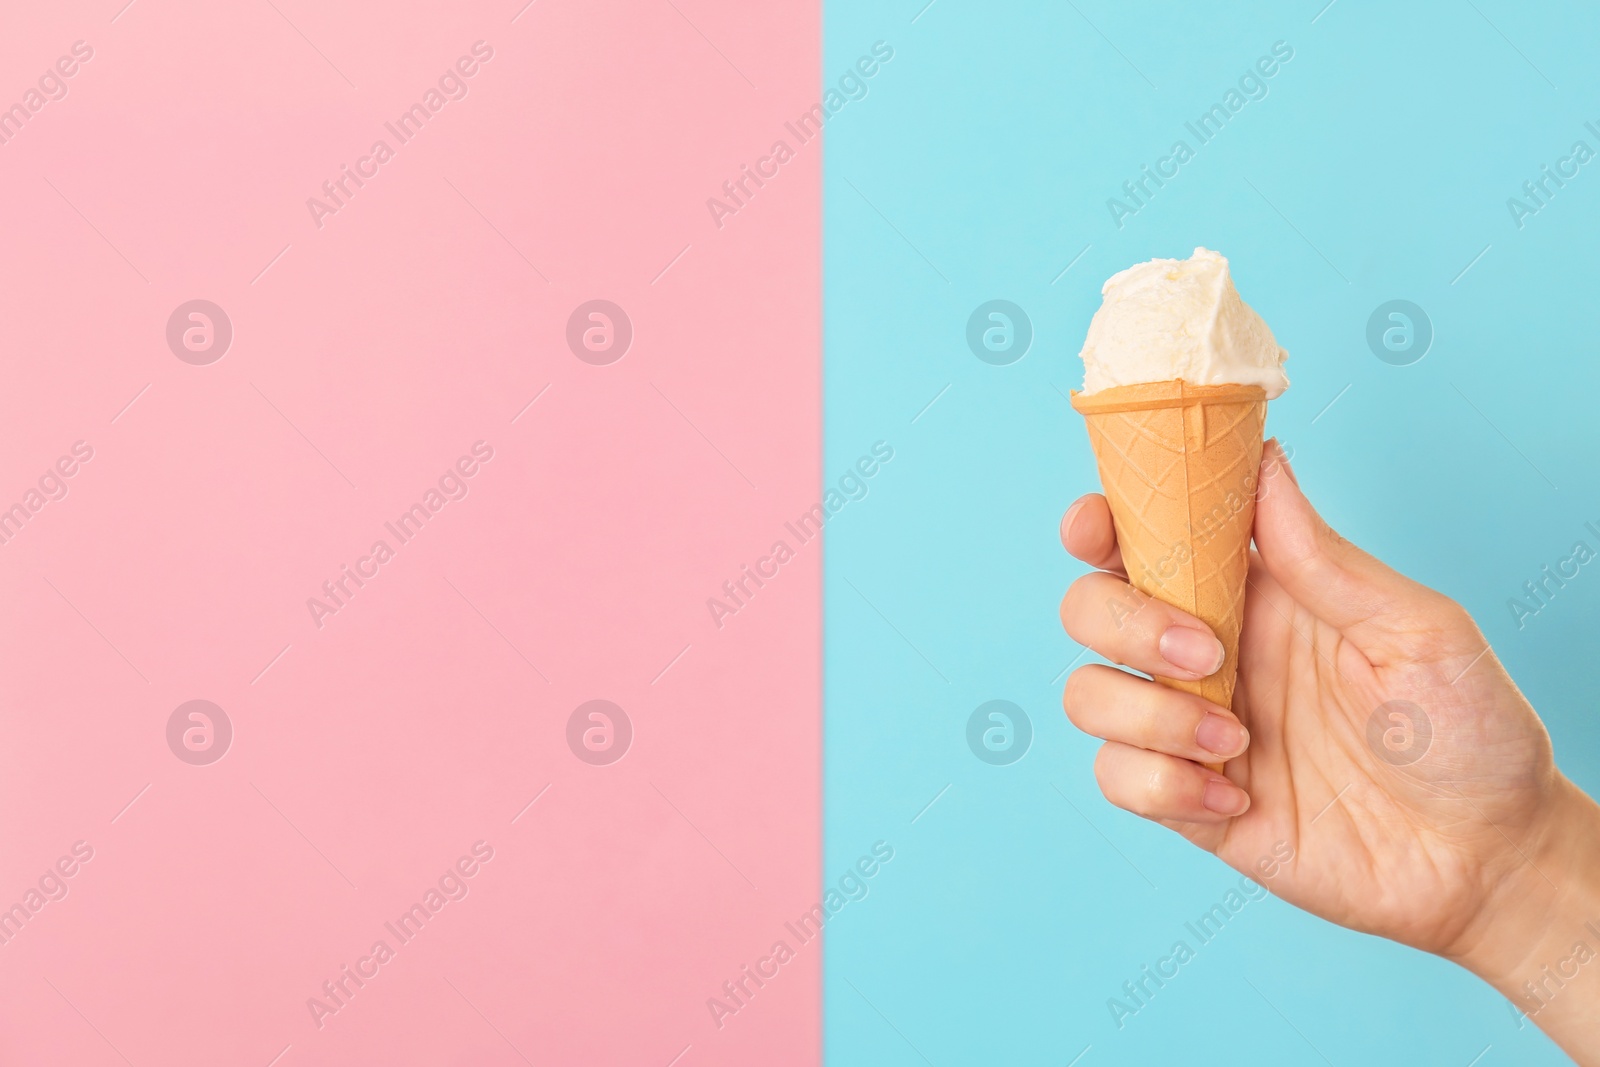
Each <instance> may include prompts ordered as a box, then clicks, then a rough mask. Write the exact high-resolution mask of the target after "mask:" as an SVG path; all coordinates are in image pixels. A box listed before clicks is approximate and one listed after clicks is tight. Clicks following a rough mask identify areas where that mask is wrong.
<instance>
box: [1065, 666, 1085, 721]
mask: <svg viewBox="0 0 1600 1067" xmlns="http://www.w3.org/2000/svg"><path fill="white" fill-rule="evenodd" d="M1092 666H1093V665H1091V666H1090V667H1079V668H1078V669H1077V670H1075V671H1073V672H1072V673H1071V674H1069V675H1067V685H1066V688H1065V689H1063V690H1062V693H1061V706H1062V708H1063V709H1065V711H1066V713H1067V721H1068V722H1070V723H1072V725H1074V726H1076V727H1077V728H1078V729H1080V730H1081V729H1083V709H1084V708H1085V707H1086V706H1087V703H1086V701H1085V699H1084V698H1085V696H1086V690H1087V689H1088V688H1089V687H1090V686H1091V685H1092V684H1093V679H1092V678H1090V677H1089V671H1090V670H1091V667H1092Z"/></svg>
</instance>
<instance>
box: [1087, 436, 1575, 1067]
mask: <svg viewBox="0 0 1600 1067" xmlns="http://www.w3.org/2000/svg"><path fill="white" fill-rule="evenodd" d="M1258 485H1259V486H1260V489H1259V492H1258V502H1257V508H1256V517H1255V530H1254V536H1255V544H1256V550H1255V551H1254V552H1252V554H1251V560H1250V576H1249V585H1248V589H1247V593H1246V600H1245V611H1244V629H1243V633H1242V635H1241V637H1240V648H1239V680H1238V685H1237V688H1236V690H1235V693H1234V698H1233V709H1232V710H1231V711H1230V710H1228V709H1225V708H1221V707H1218V706H1216V705H1214V704H1210V703H1208V702H1206V701H1204V700H1202V699H1200V698H1199V697H1196V696H1192V695H1189V694H1187V693H1183V692H1180V691H1178V690H1175V689H1170V688H1167V687H1165V686H1162V685H1158V684H1156V683H1155V682H1153V681H1150V680H1148V679H1146V678H1143V677H1140V676H1138V675H1134V674H1130V673H1127V672H1125V671H1119V670H1116V669H1114V668H1111V667H1106V666H1101V665H1098V664H1096V665H1090V666H1085V667H1081V668H1079V669H1078V670H1076V671H1075V672H1073V674H1072V675H1071V676H1070V677H1069V678H1068V679H1067V685H1066V692H1065V696H1064V703H1065V707H1066V712H1067V716H1068V718H1070V719H1071V720H1072V722H1073V723H1074V724H1075V725H1077V726H1078V727H1079V728H1080V729H1082V730H1084V731H1086V732H1088V733H1090V734H1093V735H1095V736H1097V737H1101V738H1104V739H1105V741H1106V744H1105V745H1104V746H1103V747H1102V748H1101V750H1100V753H1099V755H1098V757H1097V758H1096V760H1095V776H1096V778H1097V779H1098V781H1099V784H1100V788H1101V790H1102V791H1103V792H1104V793H1105V795H1106V798H1107V799H1108V800H1110V801H1111V802H1112V803H1113V804H1116V805H1118V806H1119V807H1123V808H1126V809H1128V810H1129V811H1132V812H1134V813H1135V814H1138V815H1142V816H1144V817H1146V818H1149V819H1153V820H1155V821H1157V822H1159V823H1161V824H1162V825H1164V826H1167V827H1169V828H1171V829H1173V830H1176V831H1177V832H1178V833H1180V834H1182V835H1183V836H1184V837H1186V838H1188V839H1189V840H1190V841H1191V842H1193V843H1194V844H1196V845H1199V846H1200V847H1201V848H1204V849H1206V850H1208V851H1210V852H1214V853H1215V854H1216V855H1217V856H1218V857H1219V858H1221V859H1222V860H1223V861H1224V862H1226V863H1228V864H1229V865H1231V866H1233V867H1234V868H1236V869H1238V870H1240V871H1242V872H1244V873H1246V874H1250V875H1252V876H1254V877H1258V878H1259V877H1261V872H1262V870H1264V869H1266V868H1264V867H1263V866H1262V865H1263V863H1267V864H1269V866H1270V868H1271V869H1272V870H1273V874H1272V877H1271V881H1270V888H1271V889H1272V891H1273V892H1274V893H1275V894H1277V895H1278V896H1280V897H1282V898H1283V899H1285V900H1287V901H1289V902H1290V903H1292V904H1295V905H1297V906H1298V907H1301V908H1304V909H1305V910H1307V911H1310V912H1312V913H1313V914H1316V915H1320V916H1322V917H1323V918H1325V919H1328V920H1330V921H1332V922H1336V923H1339V924H1340V925H1343V926H1348V927H1351V928H1352V929H1356V930H1362V931H1365V932H1368V933H1373V934H1378V935H1381V936H1383V937H1388V938H1392V939H1393V940H1396V941H1400V942H1402V943H1404V944H1407V945H1412V946H1414V947H1416V948H1420V949H1423V950H1424V951H1427V952H1433V953H1436V954H1439V955H1442V956H1446V957H1448V958H1451V959H1453V960H1456V961H1457V962H1459V963H1461V964H1463V965H1464V966H1467V967H1469V968H1470V969H1472V970H1474V971H1475V972H1477V973H1478V974H1480V975H1481V976H1483V977H1484V978H1485V979H1487V980H1489V981H1490V982H1492V983H1494V984H1495V985H1496V986H1497V987H1499V988H1500V989H1501V991H1502V992H1504V993H1506V995H1507V996H1510V997H1512V999H1514V1000H1515V1001H1516V1002H1517V1004H1518V1005H1519V1006H1520V1007H1521V1008H1522V1009H1523V1010H1524V1011H1528V1012H1529V1013H1530V1014H1531V1015H1532V1016H1533V1018H1534V1019H1535V1020H1536V1021H1538V1022H1539V1023H1540V1025H1541V1026H1543V1027H1544V1028H1545V1029H1546V1031H1547V1032H1549V1033H1550V1034H1551V1036H1552V1037H1554V1038H1555V1039H1556V1040H1557V1041H1558V1042H1562V1043H1563V1044H1564V1047H1566V1048H1567V1050H1568V1051H1569V1052H1571V1053H1572V1054H1573V1055H1574V1056H1579V1055H1584V1056H1588V1057H1591V1059H1588V1060H1585V1061H1584V1062H1597V1063H1600V1036H1596V1035H1597V1034H1600V1027H1596V1026H1593V1025H1591V1024H1590V1023H1589V1022H1587V1021H1586V1020H1584V1019H1580V1018H1578V1016H1580V1015H1587V1016H1588V1018H1590V1019H1592V1018H1593V1017H1594V1016H1595V1015H1596V1014H1600V960H1597V961H1596V962H1594V963H1592V964H1589V965H1588V967H1586V968H1584V969H1583V970H1582V971H1581V972H1579V973H1578V974H1577V976H1576V977H1575V978H1573V979H1571V980H1569V981H1565V982H1564V983H1563V986H1564V988H1562V989H1559V990H1557V989H1556V988H1555V986H1554V985H1551V984H1550V983H1546V984H1547V985H1549V986H1550V990H1552V992H1551V993H1550V995H1549V996H1548V997H1546V996H1544V995H1543V994H1540V993H1538V992H1537V990H1538V988H1539V987H1538V985H1537V982H1538V978H1539V974H1540V971H1541V967H1542V966H1544V965H1554V964H1556V963H1557V961H1559V960H1561V959H1563V958H1565V957H1568V956H1570V955H1572V952H1571V948H1572V945H1573V943H1574V942H1577V941H1586V942H1587V943H1588V947H1589V948H1590V949H1592V950H1593V951H1594V953H1595V954H1596V955H1600V921H1597V922H1596V924H1595V932H1594V933H1590V932H1588V931H1587V930H1585V929H1584V923H1585V921H1586V920H1589V919H1594V920H1600V860H1597V857H1600V809H1597V808H1596V807H1595V805H1594V804H1593V802H1592V801H1590V800H1589V799H1588V798H1587V797H1585V796H1584V795H1583V794H1582V793H1581V792H1580V791H1579V790H1577V788H1576V787H1574V786H1573V785H1572V784H1571V783H1570V782H1568V781H1567V779H1565V778H1564V777H1563V776H1562V775H1561V774H1560V772H1559V771H1557V770H1556V767H1555V763H1554V760H1553V759H1552V756H1551V748H1550V740H1549V737H1548V735H1547V734H1546V733H1545V730H1544V727H1543V725H1542V724H1541V723H1540V721H1539V718H1538V716H1537V715H1536V714H1535V713H1534V711H1533V708H1532V707H1530V706H1529V704H1528V702H1527V701H1526V700H1525V699H1523V697H1522V694H1521V693H1520V692H1518V690H1517V687H1516V686H1515V684H1513V683H1512V681H1511V679H1510V677H1509V676H1507V674H1506V672H1505V670H1504V669H1503V668H1502V667H1501V666H1500V663H1499V661H1498V660H1497V659H1496V658H1495V655H1494V653H1493V652H1492V651H1490V650H1489V647H1488V644H1487V642H1486V641H1485V640H1484V637H1483V635H1482V633H1480V632H1479V630H1478V628H1477V626H1476V625H1475V624H1474V623H1473V621H1472V619H1471V617H1470V616H1469V615H1468V614H1467V613H1466V611H1464V610H1463V609H1462V608H1461V607H1460V606H1459V605H1457V604H1456V603H1455V602H1453V601H1452V600H1450V599H1449V598H1447V597H1445V596H1443V595H1442V594H1439V593H1436V592H1434V591H1433V590H1431V589H1428V588H1426V587H1425V586H1422V585H1419V584H1417V583H1416V582H1413V581H1411V580H1410V579H1408V578H1406V577H1405V576H1403V575H1401V574H1399V573H1397V572H1395V571H1394V570H1391V569H1390V568H1389V567H1387V566H1385V565H1384V564H1382V563H1380V562H1379V561H1378V560H1376V559H1374V558H1373V557H1372V556H1369V555H1367V554H1366V553H1365V552H1363V551H1361V550H1360V549H1358V548H1356V547H1355V546H1354V545H1352V544H1350V543H1349V542H1347V541H1345V540H1344V539H1343V538H1341V537H1340V536H1339V535H1338V534H1336V533H1334V532H1333V531H1332V530H1331V529H1330V528H1329V527H1328V526H1327V524H1326V523H1324V522H1323V521H1322V519H1321V518H1320V517H1319V516H1318V515H1317V513H1316V512H1315V511H1314V510H1313V509H1312V507H1311V504H1310V503H1309V501H1307V499H1306V498H1305V496H1304V494H1303V493H1302V492H1301V491H1300V487H1299V485H1298V483H1297V482H1296V480H1295V478H1294V475H1293V473H1292V472H1291V471H1290V470H1289V468H1288V463H1287V460H1286V459H1285V458H1284V457H1283V455H1282V451H1281V450H1280V449H1279V448H1278V447H1277V444H1276V442H1268V445H1267V448H1266V449H1265V453H1264V458H1263V463H1262V469H1261V476H1260V479H1259V481H1258ZM1061 539H1062V542H1063V544H1064V545H1065V546H1066V548H1067V550H1068V551H1069V552H1071V553H1072V554H1073V555H1074V556H1077V557H1078V558H1079V559H1081V560H1083V561H1085V562H1086V563H1089V564H1090V565H1091V566H1093V567H1096V568H1098V570H1097V571H1094V572H1091V573H1090V574H1087V575H1085V576H1084V577H1082V578H1080V579H1078V580H1077V581H1076V582H1074V583H1073V585H1072V587H1071V588H1070V589H1069V590H1068V592H1067V595H1066V598H1065V599H1064V600H1063V601H1062V605H1061V620H1062V624H1063V625H1064V626H1065V627H1066V630H1067V633H1068V634H1069V635H1070V636H1071V637H1072V638H1073V639H1074V640H1076V641H1078V642H1079V643H1081V644H1084V645H1086V646H1088V647H1089V648H1091V649H1093V650H1094V651H1095V652H1097V653H1098V654H1100V655H1101V656H1102V657H1104V658H1106V659H1108V660H1111V661H1112V662H1115V663H1120V664H1123V665H1125V666H1128V667H1132V668H1134V669H1135V670H1139V671H1143V672H1145V673H1147V674H1151V675H1155V676H1160V677H1166V678H1176V679H1186V680H1187V679H1194V678H1199V677H1204V676H1205V675H1207V674H1209V673H1211V672H1212V671H1213V670H1215V668H1216V666H1217V665H1218V664H1219V663H1220V662H1221V645H1220V644H1219V643H1218V642H1217V641H1216V638H1215V637H1213V636H1212V635H1211V631H1210V629H1209V628H1208V627H1207V626H1206V625H1205V623H1203V622H1201V621H1199V620H1198V619H1196V618H1194V617H1193V616H1190V615H1188V614H1186V613H1184V612H1181V611H1179V610H1177V609H1175V608H1172V607H1170V606H1168V605H1166V604H1164V603H1162V602H1160V601H1157V600H1153V599H1150V598H1148V597H1145V596H1144V594H1142V593H1139V592H1138V591H1137V590H1134V589H1132V588H1130V587H1128V585H1127V579H1126V574H1125V572H1124V571H1123V569H1122V558H1121V554H1120V553H1119V551H1118V548H1117V543H1116V534H1115V531H1114V530H1113V527H1112V522H1111V513H1110V509H1109V507H1108V506H1107V504H1106V501H1105V498H1104V497H1102V496H1099V495H1098V494H1095V495H1090V496H1086V497H1083V498H1082V499H1080V500H1079V501H1078V502H1077V503H1075V504H1074V505H1073V506H1072V507H1071V509H1069V510H1068V511H1067V514H1066V516H1065V517H1064V518H1063V519H1062V523H1061ZM1134 604H1137V605H1139V606H1138V607H1136V608H1133V609H1132V611H1131V613H1130V605H1134ZM1224 761H1226V763H1225V766H1224V769H1223V773H1220V774H1219V773H1217V772H1215V771H1212V770H1209V769H1207V768H1206V767H1205V766H1204V764H1206V763H1212V764H1216V763H1223V762H1224ZM1285 845H1286V846H1287V848H1285ZM1275 849H1276V850H1277V851H1275ZM1289 849H1292V859H1289V860H1288V861H1287V862H1284V861H1283V860H1284V854H1285V853H1286V852H1287V851H1288V850H1289ZM1541 953H1544V954H1545V956H1548V958H1545V956H1541V955H1540V954H1541ZM1567 969H1568V970H1571V969H1572V967H1571V966H1570V965H1569V967H1568V968H1567ZM1591 970H1592V971H1593V972H1594V973H1593V974H1591V973H1589V971H1591ZM1558 973H1559V971H1558ZM1524 980H1532V981H1534V982H1535V986H1534V991H1533V992H1532V993H1530V991H1528V990H1525V989H1524V988H1523V987H1522V982H1523V981H1524ZM1574 990H1577V991H1576V992H1575V991H1574ZM1545 1004H1548V1005H1549V1007H1548V1008H1545V1007H1543V1006H1542V1005H1545ZM1579 1009H1582V1010H1579ZM1564 1022H1565V1023H1567V1024H1568V1025H1566V1026H1563V1023H1564ZM1569 1030H1570V1032H1568V1031H1569ZM1580 1030H1583V1031H1586V1032H1584V1033H1581V1034H1580V1032H1579V1031H1580ZM1585 1042H1587V1043H1585Z"/></svg>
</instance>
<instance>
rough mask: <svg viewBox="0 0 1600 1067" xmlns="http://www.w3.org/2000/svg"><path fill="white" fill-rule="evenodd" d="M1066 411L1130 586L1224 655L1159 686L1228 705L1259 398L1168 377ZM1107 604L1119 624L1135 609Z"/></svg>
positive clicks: (1261, 394) (1078, 401)
mask: <svg viewBox="0 0 1600 1067" xmlns="http://www.w3.org/2000/svg"><path fill="white" fill-rule="evenodd" d="M1072 406H1073V407H1074V408H1076V409H1077V410H1078V411H1079V412H1080V413H1081V414H1082V415H1083V416H1084V420H1085V422H1086V423H1087V424H1088V428H1089V441H1090V443H1091V444H1092V445H1093V446H1094V454H1095V459H1096V460H1097V461H1098V463H1099V466H1100V481H1101V484H1102V485H1103V486H1104V487H1105V493H1106V499H1107V501H1108V502H1109V503H1110V504H1111V518H1112V521H1113V522H1114V523H1115V524H1116V529H1117V543H1118V545H1119V546H1120V547H1121V549H1122V561H1123V563H1124V564H1125V565H1126V566H1127V569H1128V578H1129V580H1130V581H1131V582H1132V583H1133V585H1134V586H1135V587H1136V588H1138V589H1139V590H1140V591H1141V592H1143V593H1147V594H1149V595H1150V596H1152V597H1156V598H1157V599H1160V600H1164V601H1166V602H1167V603H1168V604H1171V605H1173V606H1174V607H1178V608H1182V609H1183V610H1184V611H1187V612H1189V613H1190V614H1192V615H1194V616H1196V617H1198V618H1200V619H1203V620H1204V621H1205V622H1206V624H1207V625H1209V626H1210V627H1211V629H1212V630H1213V631H1214V632H1215V633H1216V635H1217V637H1218V638H1219V639H1220V640H1221V641H1222V645H1223V648H1225V649H1226V650H1227V658H1226V659H1224V660H1223V663H1222V668H1221V669H1220V670H1218V671H1217V672H1216V673H1215V674H1213V675H1211V676H1210V677H1207V678H1202V679H1200V680H1199V681H1194V682H1182V681H1174V680H1171V679H1167V678H1161V679H1158V680H1159V681H1160V682H1162V683H1163V684H1164V685H1169V686H1171V687H1173V688H1174V689H1182V690H1184V691H1185V692H1189V693H1194V694H1196V695H1198V696H1201V697H1204V698H1205V699H1206V700H1209V701H1211V702H1213V703H1215V704H1220V705H1222V706H1223V707H1225V708H1230V707H1232V705H1233V687H1234V680H1235V679H1236V678H1237V676H1238V673H1239V630H1240V628H1241V626H1242V624H1243V622H1244V593H1245V577H1246V574H1247V572H1248V570H1249V566H1250V531H1251V528H1252V526H1253V524H1254V522H1255V511H1256V479H1257V477H1258V473H1257V472H1258V471H1259V470H1260V467H1261V433H1262V426H1263V424H1264V423H1265V421H1266V413H1267V396H1266V393H1265V391H1264V390H1262V389H1261V388H1260V387H1259V386H1254V385H1191V384H1189V383H1188V382H1185V381H1182V380H1175V381H1168V382H1153V383H1149V384H1144V385H1126V386H1119V387H1117V388H1113V389H1103V390H1101V391H1099V392H1096V393H1091V394H1089V395H1087V396H1085V395H1083V394H1080V393H1073V395H1072ZM1109 607H1110V609H1111V611H1112V614H1113V616H1114V617H1115V618H1116V619H1117V620H1118V624H1119V625H1121V624H1122V623H1123V622H1125V621H1126V620H1127V618H1128V616H1129V615H1131V614H1132V613H1133V612H1134V611H1137V610H1138V605H1137V604H1133V603H1129V604H1120V605H1119V604H1112V605H1110V606H1109Z"/></svg>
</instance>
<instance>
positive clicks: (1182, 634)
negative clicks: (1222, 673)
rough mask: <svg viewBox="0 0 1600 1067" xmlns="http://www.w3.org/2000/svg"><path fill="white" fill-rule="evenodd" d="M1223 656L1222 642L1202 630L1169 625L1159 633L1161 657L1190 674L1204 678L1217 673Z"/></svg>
mask: <svg viewBox="0 0 1600 1067" xmlns="http://www.w3.org/2000/svg"><path fill="white" fill-rule="evenodd" d="M1224 656H1225V653H1224V651H1223V648H1222V642H1221V641H1218V640H1217V639H1216V638H1215V637H1212V636H1211V635H1210V634H1208V633H1206V632H1205V631H1203V630H1195V629H1192V628H1190V627H1188V626H1169V627H1167V631H1166V633H1164V634H1162V635H1161V658H1162V659H1164V660H1166V661H1167V662H1168V663H1170V664H1172V665H1173V666H1174V667H1177V668H1178V669H1179V670H1182V671H1188V672H1189V673H1190V674H1198V675H1199V676H1200V677H1202V678H1204V677H1206V676H1207V675H1211V674H1215V673H1217V668H1219V667H1221V666H1222V660H1223V658H1224Z"/></svg>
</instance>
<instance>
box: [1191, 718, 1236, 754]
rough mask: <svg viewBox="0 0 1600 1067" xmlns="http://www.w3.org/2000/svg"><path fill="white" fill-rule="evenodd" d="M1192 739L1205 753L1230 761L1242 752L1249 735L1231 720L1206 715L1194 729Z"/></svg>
mask: <svg viewBox="0 0 1600 1067" xmlns="http://www.w3.org/2000/svg"><path fill="white" fill-rule="evenodd" d="M1194 739H1195V741H1196V742H1197V743H1198V744H1199V745H1200V747H1201V748H1203V749H1205V750H1206V751H1207V752H1214V753H1216V754H1217V755H1219V756H1226V757H1228V758H1229V759H1231V758H1233V757H1234V756H1237V755H1238V754H1239V753H1241V752H1243V751H1244V749H1245V746H1246V745H1247V744H1248V743H1249V741H1250V734H1249V731H1247V730H1246V729H1245V728H1244V727H1243V726H1240V725H1239V724H1238V723H1236V722H1234V721H1233V720H1232V719H1224V718H1223V717H1222V716H1221V715H1212V714H1209V713H1208V714H1207V715H1206V717H1205V718H1203V719H1201V720H1200V725H1199V726H1197V727H1195V731H1194Z"/></svg>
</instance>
